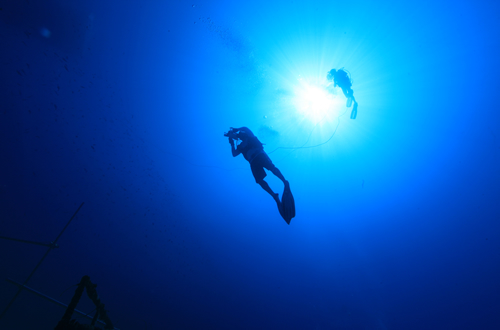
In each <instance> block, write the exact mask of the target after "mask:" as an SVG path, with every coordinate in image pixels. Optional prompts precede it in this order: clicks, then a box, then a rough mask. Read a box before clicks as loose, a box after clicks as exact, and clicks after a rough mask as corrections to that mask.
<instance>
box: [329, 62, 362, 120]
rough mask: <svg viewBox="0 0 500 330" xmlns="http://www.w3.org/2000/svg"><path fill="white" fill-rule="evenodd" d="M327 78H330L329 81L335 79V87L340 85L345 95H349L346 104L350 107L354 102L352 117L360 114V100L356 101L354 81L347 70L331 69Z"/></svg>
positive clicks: (354, 117)
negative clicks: (353, 88)
mask: <svg viewBox="0 0 500 330" xmlns="http://www.w3.org/2000/svg"><path fill="white" fill-rule="evenodd" d="M326 79H328V80H329V81H333V87H337V86H339V87H340V88H341V89H342V92H343V93H344V95H345V97H347V102H346V106H347V107H348V108H349V107H350V106H351V104H352V102H354V106H353V108H352V112H351V119H356V116H357V115H358V102H356V99H355V98H354V95H353V94H354V91H353V90H352V88H351V86H352V81H351V78H349V76H348V75H347V72H345V71H344V70H343V68H342V69H339V70H335V69H331V70H330V71H329V72H328V75H327V76H326Z"/></svg>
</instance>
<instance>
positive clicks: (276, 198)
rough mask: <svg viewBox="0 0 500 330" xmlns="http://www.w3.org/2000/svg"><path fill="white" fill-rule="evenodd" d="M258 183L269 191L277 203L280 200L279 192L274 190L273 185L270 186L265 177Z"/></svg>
mask: <svg viewBox="0 0 500 330" xmlns="http://www.w3.org/2000/svg"><path fill="white" fill-rule="evenodd" d="M257 183H258V184H259V185H260V186H261V187H262V189H264V190H265V191H267V192H268V194H269V195H271V196H272V197H273V198H274V200H275V201H276V202H277V203H279V202H280V198H279V194H277V193H274V191H273V190H272V189H271V187H269V184H268V183H267V182H266V181H264V179H262V180H259V181H258V182H257Z"/></svg>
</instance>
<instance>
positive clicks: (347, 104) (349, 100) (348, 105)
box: [345, 97, 352, 108]
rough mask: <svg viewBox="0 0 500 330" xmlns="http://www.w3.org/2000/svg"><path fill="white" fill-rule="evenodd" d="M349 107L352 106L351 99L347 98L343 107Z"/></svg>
mask: <svg viewBox="0 0 500 330" xmlns="http://www.w3.org/2000/svg"><path fill="white" fill-rule="evenodd" d="M351 105H352V97H348V98H347V102H346V104H345V106H346V107H348V108H350V107H351Z"/></svg>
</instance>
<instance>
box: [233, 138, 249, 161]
mask: <svg viewBox="0 0 500 330" xmlns="http://www.w3.org/2000/svg"><path fill="white" fill-rule="evenodd" d="M247 144H248V142H247V140H246V139H243V140H241V143H240V144H238V145H237V146H236V149H235V148H234V142H233V143H231V146H232V147H233V148H232V149H231V151H232V153H233V157H236V156H238V155H239V154H241V151H242V150H243V149H244V148H245V147H246V146H247Z"/></svg>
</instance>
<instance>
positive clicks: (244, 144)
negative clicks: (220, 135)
mask: <svg viewBox="0 0 500 330" xmlns="http://www.w3.org/2000/svg"><path fill="white" fill-rule="evenodd" d="M224 136H226V137H228V138H229V143H230V144H231V153H232V154H233V157H236V156H238V155H239V154H243V157H245V159H246V160H247V161H248V162H249V163H250V169H251V170H252V174H253V176H254V178H255V182H257V183H258V184H259V185H260V186H261V187H262V188H263V189H264V190H265V191H267V192H268V193H269V195H271V196H272V197H273V199H274V200H275V201H276V204H277V205H278V211H279V212H280V214H281V216H282V217H283V219H285V221H286V223H287V224H290V221H291V220H292V218H293V217H295V201H294V199H293V196H292V192H291V191H290V184H289V183H288V181H287V180H285V177H284V176H283V174H281V172H280V170H279V169H278V168H277V167H276V166H274V164H273V162H272V161H271V159H270V158H269V156H268V155H267V153H266V152H265V151H264V147H263V144H262V143H261V142H260V141H259V139H258V138H257V137H256V136H255V135H254V134H253V133H252V131H251V130H250V129H249V128H247V127H240V128H233V127H231V128H230V129H229V132H227V133H224ZM235 141H241V142H240V143H239V144H237V145H236V146H235ZM264 168H266V169H268V170H269V171H271V172H272V173H273V174H274V175H276V176H277V177H278V178H279V179H280V180H281V181H283V184H284V185H285V188H284V190H283V195H282V197H281V201H280V199H279V194H278V193H274V191H273V190H272V189H271V187H270V186H269V184H268V183H267V182H266V181H264V178H265V177H266V176H267V174H266V171H265V170H264Z"/></svg>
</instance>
